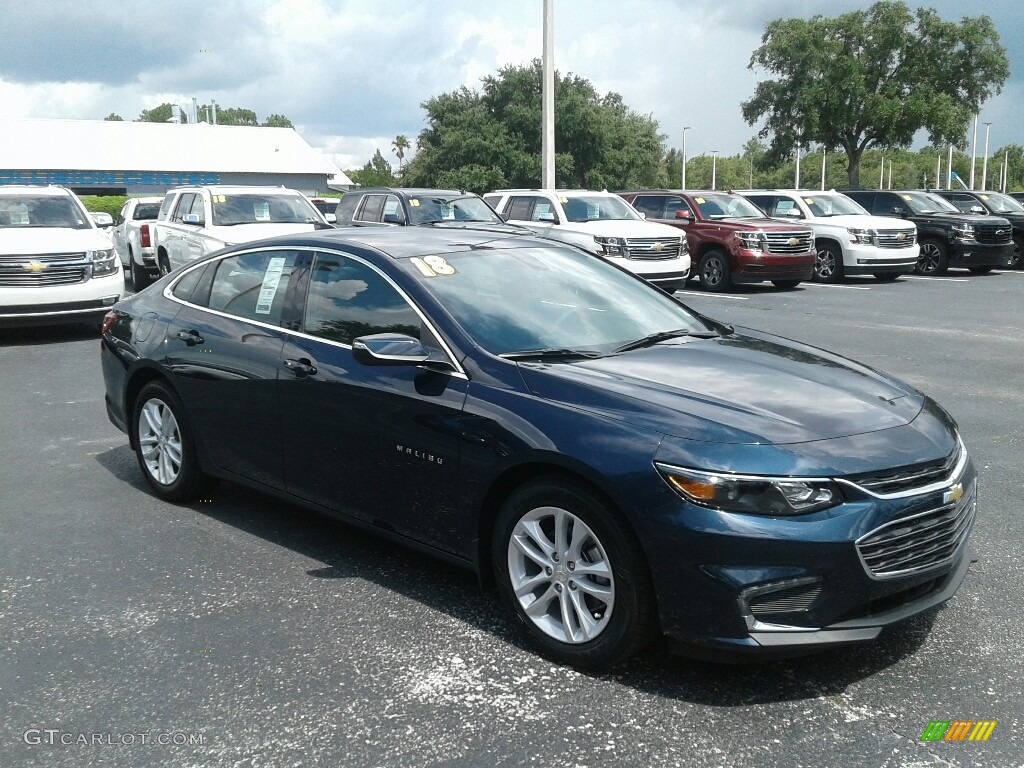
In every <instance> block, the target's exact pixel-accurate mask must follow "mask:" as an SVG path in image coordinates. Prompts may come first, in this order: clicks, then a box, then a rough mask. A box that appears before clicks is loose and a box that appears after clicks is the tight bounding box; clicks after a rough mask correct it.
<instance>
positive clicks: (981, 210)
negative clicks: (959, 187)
mask: <svg viewBox="0 0 1024 768" xmlns="http://www.w3.org/2000/svg"><path fill="white" fill-rule="evenodd" d="M971 213H980V214H981V215H982V216H984V215H985V214H987V213H988V211H987V210H985V209H984V208H982V207H981V206H980V205H972V206H971Z"/></svg>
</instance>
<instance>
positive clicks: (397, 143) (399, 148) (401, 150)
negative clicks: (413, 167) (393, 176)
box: [391, 133, 410, 176]
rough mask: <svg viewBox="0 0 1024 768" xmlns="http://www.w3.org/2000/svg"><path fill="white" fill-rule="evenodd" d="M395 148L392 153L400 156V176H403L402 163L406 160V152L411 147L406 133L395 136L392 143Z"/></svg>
mask: <svg viewBox="0 0 1024 768" xmlns="http://www.w3.org/2000/svg"><path fill="white" fill-rule="evenodd" d="M391 146H392V147H393V149H392V151H393V152H394V153H395V155H397V156H398V175H399V176H401V175H402V161H403V160H404V159H405V150H407V149H408V148H409V147H410V144H409V139H408V138H406V136H405V134H404V133H400V134H398V135H397V136H395V140H394V141H392V142H391Z"/></svg>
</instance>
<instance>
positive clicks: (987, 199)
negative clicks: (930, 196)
mask: <svg viewBox="0 0 1024 768" xmlns="http://www.w3.org/2000/svg"><path fill="white" fill-rule="evenodd" d="M935 194H936V195H941V196H942V197H944V198H945V199H946V200H949V202H951V203H952V204H953V205H955V206H956V207H957V208H959V209H960V210H961V211H963V212H964V213H979V214H981V215H983V216H984V215H986V214H995V215H996V216H1002V217H1003V218H1004V219H1006V220H1007V221H1009V222H1010V224H1011V225H1013V244H1014V246H1016V248H1017V250H1016V253H1014V256H1013V263H1012V264H1010V266H1011V267H1014V268H1015V269H1020V268H1021V267H1022V266H1024V265H1022V264H1021V252H1022V251H1024V205H1022V204H1021V202H1020V200H1014V199H1013V197H1011V196H1010V195H1004V194H1002V193H1000V192H979V191H978V190H975V189H936V190H935Z"/></svg>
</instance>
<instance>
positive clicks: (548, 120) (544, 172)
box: [540, 0, 555, 189]
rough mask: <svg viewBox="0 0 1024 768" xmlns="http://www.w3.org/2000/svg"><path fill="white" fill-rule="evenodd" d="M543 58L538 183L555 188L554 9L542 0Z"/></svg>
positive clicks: (546, 0)
mask: <svg viewBox="0 0 1024 768" xmlns="http://www.w3.org/2000/svg"><path fill="white" fill-rule="evenodd" d="M543 44H544V56H543V59H542V64H541V75H542V78H543V79H542V86H541V117H540V123H541V139H540V176H541V179H540V183H541V187H542V188H543V189H554V188H555V8H554V0H544V41H543Z"/></svg>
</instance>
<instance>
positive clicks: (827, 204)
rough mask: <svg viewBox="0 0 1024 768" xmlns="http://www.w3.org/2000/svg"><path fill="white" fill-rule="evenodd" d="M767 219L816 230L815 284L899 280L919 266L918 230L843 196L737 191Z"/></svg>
mask: <svg viewBox="0 0 1024 768" xmlns="http://www.w3.org/2000/svg"><path fill="white" fill-rule="evenodd" d="M737 191H738V192H739V194H741V195H743V196H744V197H746V198H748V199H750V200H751V201H752V202H753V203H754V204H755V205H756V206H758V207H759V208H760V209H761V210H763V211H764V212H765V213H766V214H767V215H768V216H771V217H773V218H776V219H782V220H784V221H799V222H801V223H802V224H807V225H808V226H810V228H811V229H812V230H814V244H815V248H816V250H817V252H818V259H817V261H816V263H815V265H814V279H815V280H817V281H818V282H821V283H838V282H839V281H841V280H842V279H843V277H844V276H846V275H874V276H875V277H876V278H877V279H879V280H895V279H896V278H897V277H899V276H900V275H905V274H907V273H908V272H913V271H914V267H916V266H917V257H918V251H919V248H918V245H917V226H916V225H915V224H914V223H913V222H909V221H896V220H893V219H892V218H889V217H886V216H872V215H871V214H869V213H868V212H867V211H866V210H864V209H863V208H862V207H861V206H860V205H859V204H858V203H856V202H854V201H853V200H851V199H850V198H848V197H847V196H846V195H844V194H842V193H841V192H835V191H829V192H813V191H811V190H802V189H801V190H793V189H753V190H750V189H747V190H737Z"/></svg>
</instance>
